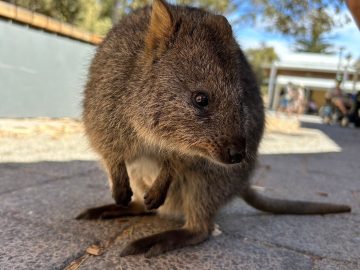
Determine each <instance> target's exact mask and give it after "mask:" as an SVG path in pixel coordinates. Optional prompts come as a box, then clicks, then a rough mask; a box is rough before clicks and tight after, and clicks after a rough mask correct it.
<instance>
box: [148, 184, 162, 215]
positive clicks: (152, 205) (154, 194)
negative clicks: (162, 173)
mask: <svg viewBox="0 0 360 270" xmlns="http://www.w3.org/2000/svg"><path fill="white" fill-rule="evenodd" d="M165 199H166V193H165V194H164V193H161V192H159V190H157V189H153V188H151V189H150V190H149V191H148V192H146V193H145V195H144V204H145V207H146V209H147V210H154V209H157V208H159V207H160V206H161V205H163V204H164V202H165Z"/></svg>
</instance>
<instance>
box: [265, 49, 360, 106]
mask: <svg viewBox="0 0 360 270" xmlns="http://www.w3.org/2000/svg"><path fill="white" fill-rule="evenodd" d="M339 60H340V59H339V56H337V55H323V54H316V53H293V54H289V55H286V57H283V58H282V59H280V60H278V61H275V62H273V63H272V65H270V66H265V67H264V69H265V72H266V74H267V76H268V78H269V81H268V85H269V86H268V107H269V108H270V109H277V108H278V106H279V103H280V93H281V90H282V89H283V88H284V87H286V85H287V84H288V83H292V84H293V85H295V86H301V87H304V88H305V89H306V98H307V100H310V99H311V100H312V101H314V102H315V103H316V105H317V106H318V107H320V106H322V105H323V104H324V102H325V94H326V93H327V92H328V91H331V90H332V89H333V88H334V87H335V84H336V81H335V79H336V77H337V75H339V74H340V75H341V76H342V77H343V84H342V89H343V90H344V91H345V92H347V93H355V92H356V91H360V83H357V80H358V74H357V71H356V69H355V67H354V66H355V60H353V61H347V60H345V59H343V60H342V61H339Z"/></svg>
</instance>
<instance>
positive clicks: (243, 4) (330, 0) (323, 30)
mask: <svg viewBox="0 0 360 270" xmlns="http://www.w3.org/2000/svg"><path fill="white" fill-rule="evenodd" d="M6 2H11V3H14V4H17V5H19V6H23V7H25V8H28V9H31V10H33V11H35V12H39V13H42V14H45V15H48V16H51V17H53V18H55V19H58V20H61V21H64V22H68V23H70V24H75V25H77V26H79V27H80V28H82V29H84V30H88V31H90V32H95V33H98V34H100V35H104V34H105V33H106V32H107V31H108V30H109V28H110V27H111V25H112V22H116V21H117V20H118V19H119V18H121V17H122V16H124V15H125V14H127V13H129V12H130V11H132V10H134V9H136V8H139V7H143V6H145V5H148V4H151V2H152V0H7V1H6ZM169 2H172V3H178V4H186V5H194V6H199V7H206V8H207V9H211V10H214V11H216V12H220V13H225V12H228V14H230V15H231V16H232V17H235V18H238V19H239V20H238V22H243V21H247V22H252V23H262V24H264V25H265V26H267V27H268V29H269V30H270V31H276V32H280V33H282V34H284V35H288V36H291V37H294V38H295V46H296V50H298V51H306V52H318V53H329V52H331V49H332V47H331V44H330V43H329V42H327V40H326V38H325V36H326V34H327V33H329V32H330V31H331V29H332V28H333V27H334V26H337V25H341V24H344V23H346V22H347V21H348V19H349V18H347V17H346V16H343V15H341V16H340V15H339V14H340V13H341V11H342V10H343V9H344V8H345V3H344V0H176V1H175V0H173V1H171V0H169ZM235 23H236V22H235Z"/></svg>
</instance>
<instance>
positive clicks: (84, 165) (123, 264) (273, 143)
mask: <svg viewBox="0 0 360 270" xmlns="http://www.w3.org/2000/svg"><path fill="white" fill-rule="evenodd" d="M273 119H274V118H270V120H269V127H268V132H267V133H266V135H265V139H264V143H263V144H262V147H261V153H262V155H261V157H260V166H259V168H258V170H257V173H256V174H255V176H254V183H255V184H256V185H258V186H260V187H263V188H261V189H262V190H264V192H265V193H266V194H268V195H269V196H276V197H286V198H291V199H293V198H297V199H308V200H315V201H329V202H330V201H331V202H335V203H336V202H339V203H346V204H349V205H351V206H352V208H353V212H352V213H351V214H341V215H328V216H275V215H269V214H264V213H261V212H258V211H256V210H254V209H252V208H250V207H248V206H247V205H246V204H245V203H243V202H242V201H240V200H235V201H233V202H232V203H231V204H230V205H228V206H227V207H226V208H224V209H223V210H222V211H221V212H220V213H219V215H218V217H217V221H216V222H217V224H218V225H219V231H218V235H217V236H213V237H212V238H211V239H210V240H209V241H207V242H205V243H203V244H201V245H199V246H196V247H189V248H184V249H182V250H177V251H173V252H170V253H168V254H164V255H161V256H159V257H157V258H153V259H145V258H144V257H142V256H132V257H126V258H120V257H119V253H120V250H121V249H122V247H123V246H124V245H125V243H127V242H128V241H129V240H130V239H134V238H138V237H140V236H143V235H148V234H151V233H153V232H159V231H163V230H165V229H167V228H174V227H176V226H177V225H178V224H176V223H175V222H172V221H167V220H163V219H160V218H158V217H152V216H149V217H135V218H122V219H117V220H112V221H92V222H90V221H76V220H74V217H75V216H76V215H77V214H78V213H79V212H80V211H81V210H82V209H84V208H87V207H92V206H99V205H102V204H105V203H111V202H112V201H111V198H110V193H109V191H108V188H107V186H106V182H107V181H106V176H105V174H104V173H103V171H102V170H101V168H100V167H99V166H98V164H97V162H96V161H95V159H96V156H95V155H94V154H93V153H92V152H91V151H89V148H88V146H87V144H86V140H85V138H84V137H83V135H82V132H81V130H82V128H81V126H79V124H78V123H76V122H73V121H70V120H61V121H50V120H41V121H40V122H36V121H35V123H34V121H24V120H21V121H14V120H0V216H1V218H0V228H1V230H0V243H1V246H0V269H65V268H67V269H72V270H75V269H124V270H125V269H200V270H201V269H360V226H359V224H360V176H359V172H360V170H359V167H360V166H359V159H360V130H355V129H342V128H340V127H329V126H323V125H320V124H318V123H316V121H308V120H309V119H307V121H306V123H303V126H305V127H306V128H307V129H303V128H299V127H298V125H297V122H296V121H295V120H294V119H293V120H290V121H288V120H284V119H280V120H279V119H277V120H276V121H273ZM310 120H314V119H310ZM315 120H316V119H315ZM282 121H285V122H284V123H282ZM279 122H280V124H281V125H280V126H277V125H278V123H279ZM310 122H312V123H310ZM326 152H328V153H326ZM220 232H221V233H220ZM92 245H96V246H95V247H93V249H92V250H93V251H91V250H89V249H88V248H89V247H90V246H92ZM87 249H88V252H87V251H86V250H87ZM99 251H100V254H98V256H96V255H91V254H90V253H92V254H97V253H98V252H99Z"/></svg>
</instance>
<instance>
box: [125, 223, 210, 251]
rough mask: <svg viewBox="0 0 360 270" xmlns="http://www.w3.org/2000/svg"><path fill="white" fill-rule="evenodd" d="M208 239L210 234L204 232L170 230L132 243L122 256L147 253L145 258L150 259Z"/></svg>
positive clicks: (184, 229)
mask: <svg viewBox="0 0 360 270" xmlns="http://www.w3.org/2000/svg"><path fill="white" fill-rule="evenodd" d="M208 237H209V234H208V233H207V232H203V231H202V232H201V231H192V230H190V229H186V228H183V229H177V230H169V231H165V232H162V233H158V234H154V235H151V236H148V237H144V238H140V239H138V240H135V241H133V242H131V243H130V244H128V245H127V246H126V247H125V248H124V249H123V251H122V252H121V254H120V256H122V257H124V256H128V255H136V254H141V253H145V257H147V258H149V257H153V256H157V255H160V254H162V253H164V252H167V251H170V250H174V249H177V248H182V247H185V246H190V245H196V244H199V243H201V242H203V241H205V240H206V239H207V238H208Z"/></svg>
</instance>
